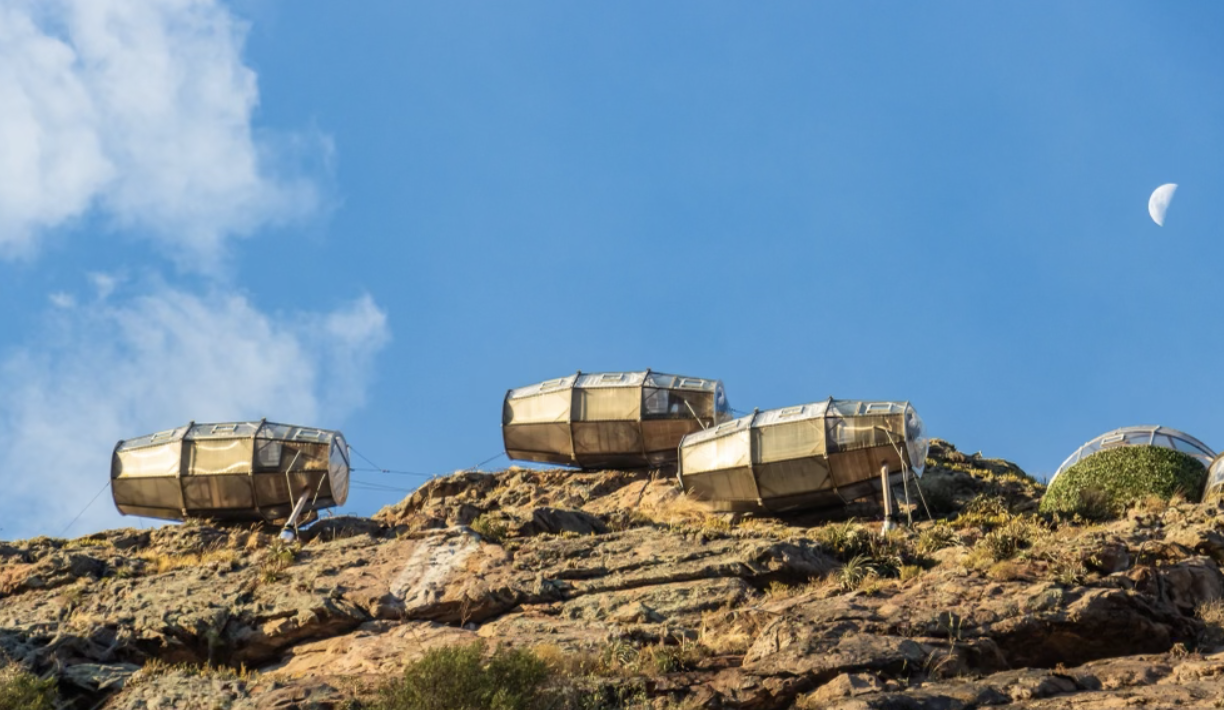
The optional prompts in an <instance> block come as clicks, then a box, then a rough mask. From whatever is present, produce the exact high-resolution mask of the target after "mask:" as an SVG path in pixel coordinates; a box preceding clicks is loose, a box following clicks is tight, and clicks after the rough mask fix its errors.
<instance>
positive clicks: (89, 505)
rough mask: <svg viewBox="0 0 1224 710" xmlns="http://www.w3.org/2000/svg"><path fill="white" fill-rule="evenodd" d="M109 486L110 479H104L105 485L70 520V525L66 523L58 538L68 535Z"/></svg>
mask: <svg viewBox="0 0 1224 710" xmlns="http://www.w3.org/2000/svg"><path fill="white" fill-rule="evenodd" d="M110 484H111V482H110V479H109V478H108V479H106V485H104V486H102V490H100V491H98V492H97V493H96V494H95V495H94V497H93V498H91V499H90V501H89V502H88V503H86V504H85V507H84V508H82V509H81V512H79V513H77V515H76V517H75V518H73V519H72V522H71V523H68V524H67V525H65V526H64V532H62V533H60V537H63V536H64V535H67V534H68V531H69V530H71V529H72V526H73V525H76V521H78V520H80V519H81V516H82V515H84V514H85V512H86V511H88V510H89V509H90V507H92V506H93V504H94V503H96V502H97V501H98V497H99V496H101V495H102V494H103V493H104V492H105V491H106V489H107V488H110Z"/></svg>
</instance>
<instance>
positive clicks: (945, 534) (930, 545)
mask: <svg viewBox="0 0 1224 710" xmlns="http://www.w3.org/2000/svg"><path fill="white" fill-rule="evenodd" d="M959 544H961V541H960V536H959V535H957V534H956V531H955V530H953V529H952V527H951V526H949V525H948V524H947V523H945V522H942V521H940V522H937V523H935V524H934V525H932V526H931V527H929V528H927V529H925V530H923V531H922V532H921V533H919V534H918V544H917V551H918V554H920V555H930V554H932V553H935V552H938V551H940V550H942V549H945V548H948V547H952V546H954V545H959Z"/></svg>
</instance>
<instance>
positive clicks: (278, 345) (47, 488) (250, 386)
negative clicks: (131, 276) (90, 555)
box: [0, 287, 389, 539]
mask: <svg viewBox="0 0 1224 710" xmlns="http://www.w3.org/2000/svg"><path fill="white" fill-rule="evenodd" d="M113 301H114V299H112V300H109V301H104V300H98V301H94V302H92V303H87V304H80V305H79V306H78V307H77V308H74V309H72V310H52V311H50V312H49V313H48V314H47V327H46V332H44V333H42V334H40V337H39V338H36V339H34V340H35V341H37V342H38V345H37V346H27V347H26V348H23V349H20V350H17V351H16V352H14V353H13V354H12V355H10V356H9V357H8V358H7V359H6V360H5V361H3V362H2V363H0V391H2V392H4V393H5V397H4V399H3V400H0V431H3V432H4V433H5V436H4V442H5V446H4V447H3V449H2V450H0V470H2V471H9V472H20V473H15V474H12V475H8V474H6V475H5V495H4V496H3V497H0V539H14V538H20V537H26V536H31V535H36V534H51V535H59V534H60V533H61V531H62V530H63V528H64V526H65V525H67V524H68V522H69V521H70V520H71V519H72V518H73V516H75V515H76V514H77V513H78V512H79V511H80V510H81V509H82V508H84V507H85V505H86V504H87V503H88V502H89V500H90V499H91V498H92V497H93V496H94V494H96V493H97V492H98V490H99V489H101V488H102V486H103V485H105V483H106V482H107V481H108V480H109V470H110V454H111V450H112V449H113V447H114V444H115V442H116V441H118V440H119V439H122V438H126V437H132V436H138V435H141V434H146V433H150V432H153V431H159V430H163V429H167V428H170V427H172V426H178V425H181V424H184V423H186V422H187V421H189V420H196V421H232V420H245V419H259V418H261V417H267V418H268V419H271V420H274V421H287V422H291V423H300V424H306V425H314V426H323V427H333V426H338V424H339V423H340V422H341V420H342V419H343V417H344V416H345V414H347V413H348V412H349V411H351V409H352V408H354V407H356V406H358V405H360V404H361V401H362V399H363V396H364V393H365V391H366V388H367V387H368V385H369V380H368V373H369V372H370V371H371V363H372V360H373V358H374V356H375V355H376V354H377V352H378V351H379V350H380V349H381V348H382V347H383V345H384V344H385V343H386V342H387V340H388V337H389V336H388V330H387V323H386V316H385V315H384V313H383V312H382V311H381V310H380V309H379V308H378V306H377V305H376V304H375V303H374V302H373V301H372V300H371V299H370V298H369V297H363V298H361V299H358V300H357V301H356V302H354V303H352V304H349V305H347V306H345V307H343V308H339V309H337V310H335V311H332V312H327V313H293V314H286V315H283V316H276V317H273V316H270V315H268V314H265V313H263V312H261V311H259V310H258V309H257V308H256V307H255V306H254V305H252V304H251V303H250V301H248V300H247V299H246V298H244V297H243V296H240V295H233V294H232V293H224V292H217V293H211V294H209V295H206V296H198V295H194V294H191V293H188V292H184V291H179V290H175V289H172V288H168V287H160V288H158V289H156V290H155V291H154V292H152V293H149V294H145V295H142V296H138V297H135V298H131V299H127V300H124V301H123V302H122V305H115V304H114V302H113ZM132 524H134V521H133V520H132V519H123V518H121V517H120V516H119V515H118V513H116V512H115V509H114V506H113V504H112V503H111V501H110V499H109V497H108V495H106V494H104V495H103V496H102V498H101V499H99V500H98V501H97V502H96V503H94V505H93V506H92V507H91V508H90V509H89V511H88V512H87V513H86V515H85V517H83V518H82V519H81V521H80V522H78V523H77V524H76V525H74V526H73V528H72V530H71V531H70V534H84V533H85V532H88V531H92V530H97V529H101V528H104V527H112V526H120V525H132Z"/></svg>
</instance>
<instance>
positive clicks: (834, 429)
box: [679, 399, 927, 512]
mask: <svg viewBox="0 0 1224 710" xmlns="http://www.w3.org/2000/svg"><path fill="white" fill-rule="evenodd" d="M926 454H927V438H926V431H925V428H924V426H923V423H922V419H921V418H920V417H919V416H918V413H917V412H916V411H915V410H914V408H913V407H912V406H911V405H910V404H909V403H908V402H864V401H858V400H835V399H829V400H827V401H824V402H815V403H812V404H804V405H799V406H796V407H785V408H783V409H772V410H769V411H765V412H756V413H754V414H751V415H749V416H746V417H741V418H739V419H735V420H733V421H729V422H726V423H724V424H720V425H719V426H717V427H713V428H710V429H707V430H705V431H699V432H695V433H693V434H690V435H688V436H686V437H685V438H684V440H683V441H682V442H681V443H680V466H679V476H680V483H681V485H682V486H683V488H684V490H685V492H686V493H687V494H688V495H689V496H691V497H692V498H693V499H695V500H697V501H699V502H701V503H703V504H705V505H706V506H707V507H709V508H710V509H712V510H715V511H723V512H780V511H787V510H795V509H801V508H821V507H830V506H838V505H845V504H847V503H850V502H852V501H854V500H857V499H860V498H865V497H868V496H875V495H879V493H880V490H881V487H882V486H881V480H880V474H881V469H882V468H883V467H887V468H888V472H889V481H890V483H893V484H899V483H902V482H904V477H905V476H906V475H907V474H913V475H921V473H922V470H923V468H924V467H925V464H926Z"/></svg>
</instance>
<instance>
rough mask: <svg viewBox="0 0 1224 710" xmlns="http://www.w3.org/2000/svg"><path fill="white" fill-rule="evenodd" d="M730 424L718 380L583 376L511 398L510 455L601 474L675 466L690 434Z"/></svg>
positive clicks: (506, 415) (505, 432) (505, 429)
mask: <svg viewBox="0 0 1224 710" xmlns="http://www.w3.org/2000/svg"><path fill="white" fill-rule="evenodd" d="M730 418H731V409H730V405H729V404H728V402H727V395H726V392H725V391H724V389H723V384H722V382H719V381H718V380H709V379H703V378H700V377H684V376H681V375H667V374H664V373H661V372H651V371H650V370H646V371H645V372H600V373H582V372H578V373H576V374H573V375H570V376H568V377H560V378H558V379H555V380H549V381H547V382H541V383H540V384H536V385H531V386H529V387H520V388H518V389H512V390H510V391H509V392H507V393H506V399H505V401H504V403H503V406H502V437H503V440H504V442H505V445H506V455H508V456H509V457H510V458H512V459H517V460H520V461H536V462H540V463H555V464H562V465H568V466H578V467H581V468H585V469H599V468H648V467H654V466H663V465H668V464H674V463H675V461H676V447H677V446H679V444H680V440H681V439H682V438H684V435H685V434H689V433H691V432H694V431H700V430H702V429H703V428H705V427H710V426H715V425H717V424H719V423H721V422H724V421H727V420H728V419H730Z"/></svg>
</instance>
